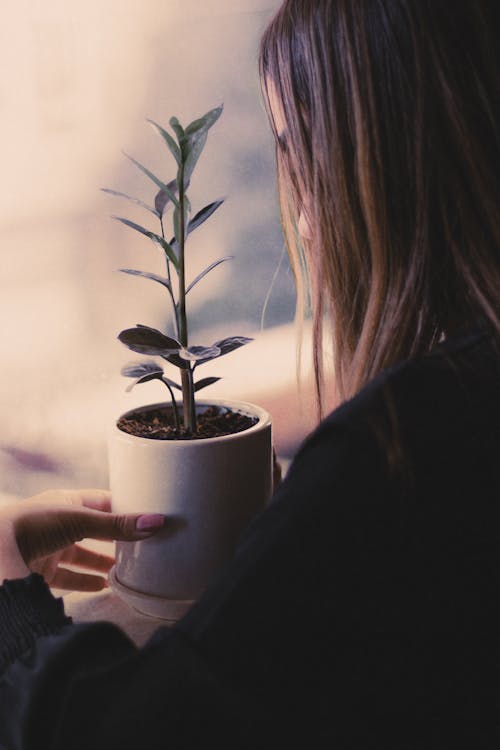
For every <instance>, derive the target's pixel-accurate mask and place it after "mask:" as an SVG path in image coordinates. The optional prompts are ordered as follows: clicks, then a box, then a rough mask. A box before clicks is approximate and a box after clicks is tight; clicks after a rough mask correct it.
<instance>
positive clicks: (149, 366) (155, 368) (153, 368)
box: [121, 360, 163, 378]
mask: <svg viewBox="0 0 500 750" xmlns="http://www.w3.org/2000/svg"><path fill="white" fill-rule="evenodd" d="M121 374H122V375H125V377H127V378H142V377H144V375H153V374H160V375H163V368H162V367H161V366H160V365H157V364H156V362H153V360H149V361H148V362H128V363H127V364H126V365H124V366H123V367H122V369H121Z"/></svg>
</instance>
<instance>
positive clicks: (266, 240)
mask: <svg viewBox="0 0 500 750" xmlns="http://www.w3.org/2000/svg"><path fill="white" fill-rule="evenodd" d="M279 5H280V3H279V2H277V1H276V0H274V1H272V0H231V1H230V2H228V1H227V0H162V1H161V2H160V1H159V0H120V2H118V0H87V2H85V3H77V2H76V1H75V0H18V2H17V3H16V4H14V3H11V4H9V9H8V11H7V12H6V13H5V14H4V19H3V23H2V26H1V28H0V40H1V41H0V49H1V55H2V65H1V66H0V134H1V139H0V143H1V147H2V152H1V153H2V181H3V189H2V191H1V193H0V248H1V263H0V340H1V342H2V355H1V370H0V410H1V422H0V423H1V426H2V432H1V436H0V493H4V494H5V493H6V494H13V495H16V496H26V495H28V494H33V493H35V492H39V491H41V490H43V489H46V488H49V487H54V486H107V462H106V447H105V443H106V434H107V429H108V428H109V425H110V424H111V423H112V421H113V420H114V419H115V418H116V417H117V416H118V415H119V413H121V411H123V410H125V409H127V408H132V407H133V406H136V405H138V404H141V403H148V402H153V401H158V400H162V399H163V398H164V397H165V396H164V393H163V390H162V386H161V384H158V383H149V384H146V385H142V386H139V387H138V388H136V389H135V390H134V391H132V392H131V393H126V392H125V388H126V386H127V385H128V381H126V380H125V379H124V378H123V377H121V376H120V368H121V366H122V365H123V364H124V363H125V362H126V361H129V360H130V359H131V358H134V356H133V355H132V357H131V352H129V351H128V350H126V349H125V347H123V346H122V345H121V344H120V343H119V342H118V341H117V340H116V336H117V334H118V333H119V331H120V330H122V329H123V328H126V327H128V326H131V325H134V324H135V323H144V324H148V325H152V326H157V327H160V328H161V327H163V328H166V327H167V326H168V325H169V314H170V310H169V307H168V299H167V298H166V295H165V293H164V290H163V289H162V288H161V287H160V286H159V285H155V284H153V283H151V282H149V281H146V280H143V279H138V278H136V277H131V276H126V275H124V274H120V273H119V272H117V269H118V268H121V267H128V268H139V269H142V270H148V271H153V272H155V271H156V272H159V271H162V270H163V267H162V257H161V251H160V250H158V249H157V248H155V246H154V245H153V244H152V243H151V242H150V241H149V240H148V239H146V238H144V237H141V236H140V235H138V234H136V233H135V232H133V231H132V230H130V229H128V228H126V227H124V226H123V225H121V224H119V223H118V222H115V221H113V220H112V219H111V218H110V216H111V214H119V215H121V216H126V217H127V218H129V219H132V220H133V221H137V222H138V223H141V224H144V225H146V226H148V227H149V228H150V229H152V230H153V231H157V227H156V226H154V221H155V219H154V217H153V216H152V215H151V214H148V213H147V212H145V211H144V210H143V209H141V208H139V207H136V206H133V205H132V204H130V203H128V202H125V201H123V199H120V198H116V197H112V196H110V195H107V194H105V193H103V192H101V190H100V188H101V187H107V188H112V189H115V190H119V191H123V192H125V193H128V194H130V195H133V196H136V197H138V198H141V199H143V200H145V201H146V202H149V203H151V202H152V201H153V199H154V194H155V192H156V190H155V186H154V185H153V184H152V183H151V182H149V181H148V180H147V178H146V177H144V175H143V174H142V173H141V172H140V171H138V170H137V169H136V168H135V167H134V166H133V165H132V164H131V163H130V162H129V161H128V160H127V159H126V157H125V156H124V154H123V151H125V152H127V153H128V154H131V155H132V156H134V157H135V158H136V159H138V160H139V161H141V162H142V163H143V164H146V165H147V166H148V167H149V168H150V169H151V170H152V171H153V172H155V173H156V174H158V175H159V176H160V177H162V178H163V179H164V180H165V181H168V180H170V179H172V178H173V177H174V175H175V170H174V164H173V160H172V158H171V156H170V155H169V153H168V151H167V150H166V148H165V147H164V145H163V144H162V141H161V140H160V139H159V137H158V135H157V134H156V133H155V132H154V131H153V130H152V128H151V127H150V126H149V125H148V124H147V122H146V119H147V118H151V119H153V120H155V121H156V122H158V123H160V124H163V125H165V126H166V125H167V123H168V120H169V118H170V117H171V116H172V115H175V116H177V117H178V118H179V119H180V121H181V123H183V124H187V123H188V122H190V121H191V120H193V119H195V118H196V117H199V116H200V115H202V114H204V113H205V112H206V111H208V110H209V109H212V108H213V107H215V106H217V105H219V104H222V103H223V104H224V113H223V115H222V118H221V119H220V120H219V122H218V123H217V124H216V125H215V126H214V128H213V129H212V130H211V131H210V135H209V139H208V142H207V146H206V149H205V152H204V154H203V156H202V158H201V160H200V162H199V165H198V167H197V170H196V171H195V174H194V177H193V181H192V185H191V189H190V198H191V202H192V205H193V209H194V210H195V211H196V210H197V209H199V208H201V207H202V206H204V205H205V204H207V203H209V202H210V201H212V200H215V199H216V198H220V197H225V198H226V202H225V204H224V205H223V206H222V208H221V209H219V211H218V212H217V214H216V215H214V217H212V218H211V219H210V220H209V221H208V222H207V223H206V224H205V225H204V226H203V227H201V228H200V229H198V230H197V232H196V233H194V234H193V235H192V237H191V238H190V241H189V243H188V277H191V278H193V277H194V276H195V275H196V274H197V273H198V272H199V271H200V270H201V268H203V267H205V266H207V265H208V264H209V263H210V262H211V261H213V260H215V259H217V258H219V257H221V256H224V255H233V256H234V260H232V261H230V262H228V263H225V264H223V265H221V266H220V267H218V268H217V269H216V270H214V271H213V272H212V273H211V274H210V276H208V277H207V278H206V279H205V280H204V281H203V282H201V283H200V284H199V285H198V286H197V288H196V289H195V290H193V292H192V293H191V294H190V298H189V303H190V307H189V315H190V320H191V332H192V336H191V343H206V344H208V343H211V342H212V341H213V340H215V338H217V337H223V336H230V335H238V334H241V335H249V336H253V337H254V339H255V341H254V342H253V343H252V344H250V345H248V346H247V347H245V348H244V349H241V350H239V351H238V352H234V353H232V354H230V355H228V356H227V357H225V358H224V359H221V360H220V362H218V363H217V367H215V365H212V364H210V365H206V366H204V367H206V368H207V369H205V370H204V374H206V375H208V374H211V373H212V372H213V373H215V374H217V375H220V376H222V378H223V380H222V381H221V382H220V383H218V384H217V385H215V386H213V387H212V388H211V390H210V391H209V390H208V389H207V391H206V392H205V393H206V395H207V397H208V396H209V395H210V393H211V394H212V395H213V396H221V395H224V394H227V395H228V396H231V397H241V398H250V399H259V402H260V403H262V404H263V405H266V406H269V408H271V409H273V410H274V414H273V416H275V417H276V425H277V431H276V433H275V438H276V440H277V442H278V449H279V451H280V453H282V454H283V455H292V454H293V453H294V451H295V450H296V446H297V441H299V440H300V435H301V430H302V429H304V430H305V429H306V428H307V426H308V425H309V424H310V423H311V420H312V416H311V413H310V401H308V399H307V397H306V398H305V400H304V399H303V400H302V401H301V400H300V399H299V398H298V396H297V399H296V409H297V410H298V411H297V415H298V412H299V411H300V416H298V417H293V416H290V411H289V401H288V400H287V398H288V396H287V394H289V393H290V392H293V393H295V390H294V389H295V388H296V386H295V336H294V334H293V325H292V321H293V316H294V306H295V291H294V284H293V277H292V274H291V272H290V268H289V264H288V259H287V257H286V254H285V253H284V246H283V238H282V234H281V228H280V223H279V210H278V201H277V192H276V185H275V167H274V151H273V143H272V138H271V133H270V130H269V126H268V122H267V116H266V114H265V111H264V106H263V102H262V98H261V93H260V87H259V81H258V69H257V56H258V44H259V38H260V35H261V33H262V31H263V29H264V26H265V24H266V22H267V20H268V19H269V18H270V16H271V14H272V12H273V11H274V10H275V9H276V8H277V7H278V6H279ZM228 8H229V10H228ZM266 301H267V303H266ZM263 312H265V315H264V316H263ZM209 368H211V369H209ZM290 389H291V391H290ZM294 403H295V402H294ZM284 419H285V420H288V421H289V427H290V430H289V431H288V432H287V429H286V424H285V423H284V421H283V420H284ZM294 419H295V422H296V424H295V426H294V424H293V420H294ZM301 420H302V422H301ZM299 423H300V424H299ZM297 424H298V428H297V430H296V431H295V432H294V430H295V429H296V427H297Z"/></svg>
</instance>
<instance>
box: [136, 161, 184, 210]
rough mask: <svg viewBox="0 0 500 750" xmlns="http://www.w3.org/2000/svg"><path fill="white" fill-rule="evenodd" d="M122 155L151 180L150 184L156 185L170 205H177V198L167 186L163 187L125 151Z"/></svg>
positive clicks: (163, 184) (163, 185) (160, 182)
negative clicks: (166, 196)
mask: <svg viewBox="0 0 500 750" xmlns="http://www.w3.org/2000/svg"><path fill="white" fill-rule="evenodd" d="M123 153H124V155H125V156H126V157H127V159H130V161H131V162H132V163H133V164H135V166H136V167H138V169H140V170H141V172H143V173H144V174H145V175H146V177H149V179H150V180H152V182H154V183H155V185H157V186H158V187H159V188H160V190H163V191H164V192H165V193H166V194H167V195H168V197H169V198H170V200H171V201H172V203H173V204H174V206H178V205H179V202H178V200H177V198H176V197H175V195H174V193H173V192H172V190H170V188H169V187H168V185H165V183H164V182H162V181H161V180H160V179H159V177H157V176H156V175H154V174H153V173H152V172H150V170H149V169H148V168H147V167H145V166H144V165H143V164H141V163H140V162H138V161H137V159H134V157H133V156H130V155H129V154H127V153H126V152H125V151H124V152H123Z"/></svg>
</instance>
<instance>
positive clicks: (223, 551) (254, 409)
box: [108, 399, 273, 621]
mask: <svg viewBox="0 0 500 750" xmlns="http://www.w3.org/2000/svg"><path fill="white" fill-rule="evenodd" d="M162 405H163V404H151V405H150V406H147V407H144V409H156V408H158V406H162ZM209 405H219V406H227V407H229V408H230V409H232V410H236V411H239V412H242V413H244V414H247V415H249V416H255V417H257V418H258V422H257V423H256V424H255V425H253V426H252V427H250V428H249V429H247V430H244V431H243V432H238V433H235V434H233V435H225V436H222V437H216V438H203V439H197V440H156V439H152V438H141V437H135V436H134V435H129V434H127V433H125V432H123V431H122V430H120V429H118V427H116V424H115V425H113V428H112V431H111V435H110V438H109V444H108V446H109V480H110V489H111V495H112V509H113V511H114V512H117V513H137V512H141V513H162V514H165V515H166V516H167V520H166V524H165V528H164V529H162V530H161V531H160V532H158V533H156V534H155V535H154V536H153V537H151V538H150V539H146V540H144V541H141V542H117V543H116V563H115V565H114V566H113V568H112V570H111V571H110V575H109V583H110V586H111V587H112V588H113V589H114V590H115V592H116V593H117V594H118V596H120V597H121V598H122V599H124V600H125V601H126V602H128V603H129V604H130V605H131V606H133V607H134V608H135V609H137V610H139V611H140V612H143V613H145V614H149V615H152V616H154V617H160V618H163V619H166V620H170V621H175V620H177V619H179V617H181V616H182V615H183V614H184V613H185V612H186V611H187V610H188V609H189V607H190V606H191V605H192V604H193V603H194V601H196V600H197V599H198V598H199V596H200V595H201V594H202V593H203V591H204V590H205V589H206V587H207V586H208V584H209V582H210V581H211V579H212V578H213V577H214V576H215V575H216V574H217V572H218V571H219V570H220V569H221V567H222V566H223V565H224V564H225V563H226V562H227V561H229V560H230V559H231V557H232V555H233V553H234V551H235V547H236V546H237V544H238V541H239V539H240V537H241V534H242V532H243V531H244V529H245V527H246V526H247V525H248V524H249V522H250V521H251V520H252V518H254V517H255V515H256V514H257V513H259V511H261V510H263V509H264V507H265V506H266V505H267V503H268V502H269V499H270V497H271V494H272V476H273V471H272V464H273V460H272V434H271V432H272V426H271V418H270V416H269V414H268V413H267V412H266V411H265V410H264V409H261V408H260V407H259V406H255V405H254V404H250V403H247V402H243V401H237V402H236V401H222V400H218V399H213V400H211V401H210V402H207V403H200V404H197V410H198V411H200V410H203V409H204V408H207V407H208V406H209ZM132 411H136V410H135V409H134V410H132Z"/></svg>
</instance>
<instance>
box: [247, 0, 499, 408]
mask: <svg viewBox="0 0 500 750" xmlns="http://www.w3.org/2000/svg"><path fill="white" fill-rule="evenodd" d="M499 15H500V14H499V13H498V0H453V1H452V2H450V0H286V1H285V2H284V3H283V5H282V6H281V8H280V9H279V11H278V12H277V14H276V15H275V16H274V18H273V19H272V21H271V22H270V24H269V25H268V27H267V29H266V31H265V33H264V35H263V38H262V43H261V50H260V70H261V78H262V82H263V90H264V93H265V98H266V101H267V104H268V105H269V96H270V86H272V89H273V94H274V95H275V96H276V97H277V99H278V100H279V102H280V107H281V111H282V115H283V118H284V120H285V122H286V128H287V132H286V134H285V137H286V146H285V147H283V145H282V144H281V145H280V143H281V141H279V142H278V141H277V143H278V145H277V162H278V176H279V186H280V202H281V211H282V222H283V227H284V231H285V236H286V240H287V244H288V247H289V251H290V255H291V260H292V266H293V267H294V269H295V272H296V275H297V277H298V279H299V280H300V279H303V278H304V263H303V262H302V258H303V257H305V262H306V267H307V274H306V275H305V276H306V279H305V284H306V285H308V287H309V288H310V290H311V294H312V300H313V319H314V352H315V372H316V383H317V389H318V395H319V400H320V403H321V394H322V387H323V353H322V342H323V340H324V339H323V336H324V333H325V331H328V335H329V336H331V338H332V343H333V352H334V363H333V364H334V372H335V382H336V387H337V390H338V393H339V395H340V397H341V398H349V397H351V396H352V395H354V394H355V393H356V392H357V391H358V390H359V389H360V388H361V387H362V386H363V385H365V384H366V383H367V382H368V381H369V380H370V379H371V378H372V377H374V376H375V375H376V374H378V373H379V372H381V371H382V370H384V369H385V368H387V367H389V366H392V365H393V364H396V363H397V362H399V361H402V360H405V359H408V358H410V357H412V356H415V355H419V354H423V353H425V352H428V351H429V350H430V349H431V348H432V347H433V346H434V345H435V344H436V343H437V342H438V341H439V340H440V339H441V338H443V337H445V336H447V335H449V334H450V333H451V332H452V331H453V330H454V329H455V328H460V327H462V326H467V325H470V324H475V323H477V321H478V320H479V321H483V322H485V323H486V325H488V326H490V327H491V328H492V330H493V331H494V333H495V335H496V336H498V334H499V331H500V318H499V312H500V310H499V292H500V207H499V202H498V198H499V181H500V117H499V107H500V65H499V56H500V44H499V41H498V40H499V39H500V28H499V20H498V17H499ZM269 114H270V118H271V124H272V126H273V127H274V128H275V129H276V125H275V120H274V117H273V114H275V113H273V112H272V111H271V110H270V112H269ZM275 135H276V137H277V138H278V136H279V135H280V134H278V133H277V132H276V133H275ZM304 207H305V208H306V212H307V215H308V218H309V222H310V224H311V227H312V237H311V239H310V240H308V241H305V242H304V246H305V247H304V256H302V248H301V243H300V242H299V241H297V236H296V221H297V217H298V214H299V212H300V210H301V209H303V208H304ZM307 276H308V278H307ZM326 321H328V324H327V325H328V328H325V323H326Z"/></svg>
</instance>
